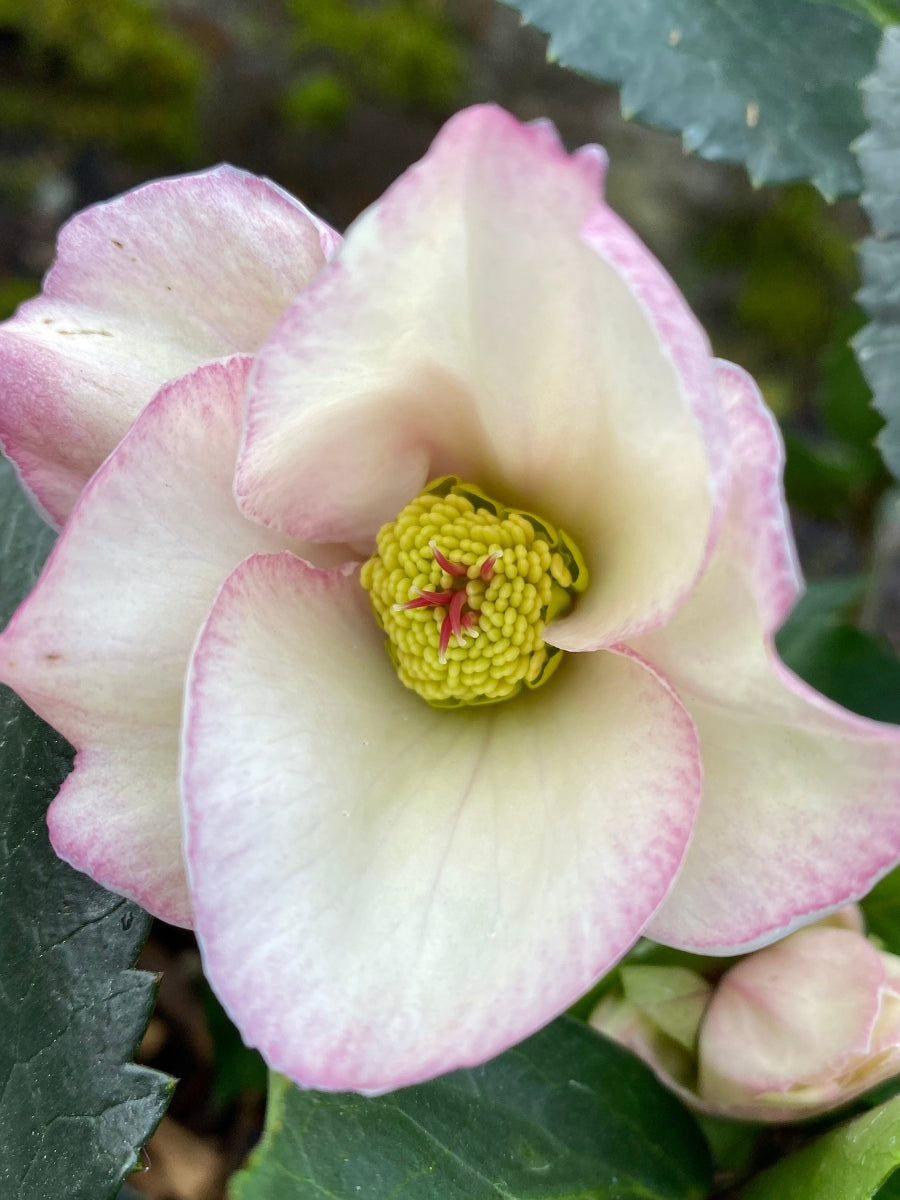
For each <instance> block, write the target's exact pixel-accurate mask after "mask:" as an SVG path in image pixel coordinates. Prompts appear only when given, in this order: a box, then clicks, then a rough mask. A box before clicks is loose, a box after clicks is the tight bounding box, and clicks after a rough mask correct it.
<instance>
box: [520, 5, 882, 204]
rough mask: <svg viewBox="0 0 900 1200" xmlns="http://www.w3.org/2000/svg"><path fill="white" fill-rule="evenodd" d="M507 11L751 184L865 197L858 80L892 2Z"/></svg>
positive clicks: (632, 109)
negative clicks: (742, 169)
mask: <svg viewBox="0 0 900 1200" xmlns="http://www.w3.org/2000/svg"><path fill="white" fill-rule="evenodd" d="M505 2H506V3H509V4H512V5H513V6H514V7H515V8H518V9H519V11H520V12H521V13H522V15H523V17H524V18H525V20H526V21H528V22H530V23H531V24H533V25H536V26H537V27H538V28H539V29H542V30H544V31H545V32H547V33H549V34H550V55H551V57H553V58H554V59H558V60H559V62H560V63H562V65H563V66H567V67H572V68H574V69H575V70H577V71H581V72H583V73H585V74H587V75H592V76H594V77H595V78H597V79H600V80H603V81H604V82H609V83H618V84H621V85H622V111H623V112H624V113H625V115H626V116H629V117H638V118H640V119H641V120H643V121H646V122H647V123H648V124H650V125H655V126H657V127H658V128H660V129H664V130H667V131H671V132H680V133H681V134H682V137H683V140H684V144H685V146H686V147H687V149H689V150H694V151H696V152H697V153H698V154H701V155H702V156H703V157H704V158H710V159H714V160H716V161H725V162H740V163H744V164H745V165H746V166H747V169H748V170H749V172H750V176H751V178H752V179H753V182H754V183H756V184H771V183H784V182H786V181H787V180H790V179H811V180H812V181H813V183H815V184H816V186H817V187H818V188H819V189H820V191H822V192H823V193H824V195H825V196H827V197H829V198H832V197H834V196H840V195H850V194H856V193H857V192H858V191H859V171H858V168H857V165H856V162H855V160H854V158H853V155H852V153H851V151H850V144H851V142H852V141H853V140H854V139H855V138H856V137H858V136H859V134H861V133H862V132H863V129H864V118H863V112H862V104H861V102H860V96H859V90H858V83H859V80H860V79H862V77H863V76H864V75H866V74H868V72H869V71H870V70H871V68H872V64H873V62H874V61H875V53H876V50H877V47H878V41H879V27H880V26H881V24H882V23H884V22H885V21H887V20H889V19H891V15H892V14H893V18H892V19H894V20H900V8H898V7H897V6H896V5H894V4H893V3H892V2H891V0H884V2H882V3H864V2H863V0H859V2H858V3H854V4H852V6H851V5H849V4H848V5H841V6H837V7H835V6H833V5H828V4H820V3H815V2H811V0H629V2H628V3H623V2H622V0H505ZM851 7H852V8H853V9H854V10H855V11H848V10H849V9H850V8H851ZM862 13H864V14H865V15H861V14H862Z"/></svg>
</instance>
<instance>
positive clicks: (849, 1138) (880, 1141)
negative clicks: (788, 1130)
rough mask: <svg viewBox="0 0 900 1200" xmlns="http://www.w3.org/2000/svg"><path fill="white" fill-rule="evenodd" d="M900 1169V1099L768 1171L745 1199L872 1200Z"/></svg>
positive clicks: (742, 1196) (748, 1188) (744, 1194)
mask: <svg viewBox="0 0 900 1200" xmlns="http://www.w3.org/2000/svg"><path fill="white" fill-rule="evenodd" d="M898 1164H900V1097H898V1098H897V1099H895V1100H891V1101H889V1102H888V1103H887V1104H883V1105H882V1106H881V1107H880V1108H874V1109H872V1111H871V1112H868V1113H866V1114H865V1115H864V1116H861V1117H857V1118H856V1120H854V1121H849V1122H848V1123H847V1124H846V1125H840V1126H838V1128H837V1129H833V1130H832V1131H831V1132H830V1133H826V1134H825V1136H824V1137H820V1138H817V1140H816V1141H814V1142H811V1143H810V1144H809V1145H808V1146H804V1147H803V1149H802V1150H798V1151H797V1153H796V1154H791V1155H790V1156H789V1157H787V1158H784V1159H782V1160H781V1162H779V1163H776V1165H775V1166H774V1167H770V1168H769V1170H767V1171H763V1172H762V1174H761V1175H757V1176H756V1178H755V1179H753V1180H751V1181H750V1183H749V1184H748V1185H747V1186H746V1187H745V1188H744V1189H743V1190H742V1191H741V1192H740V1200H871V1198H872V1197H873V1196H875V1195H876V1194H877V1192H878V1189H879V1188H880V1187H881V1186H882V1184H884V1183H885V1182H886V1181H887V1180H888V1179H889V1178H890V1177H891V1175H892V1174H893V1172H894V1170H895V1168H896V1167H897V1166H898Z"/></svg>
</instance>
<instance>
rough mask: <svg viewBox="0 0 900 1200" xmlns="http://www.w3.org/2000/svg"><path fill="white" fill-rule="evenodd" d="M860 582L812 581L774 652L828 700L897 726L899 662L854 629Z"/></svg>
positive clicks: (899, 713)
mask: <svg viewBox="0 0 900 1200" xmlns="http://www.w3.org/2000/svg"><path fill="white" fill-rule="evenodd" d="M862 593H863V580H861V579H858V578H854V579H829V580H827V581H823V582H820V583H811V584H810V585H809V587H808V588H807V590H806V591H805V592H804V594H803V596H801V598H800V600H799V601H798V603H797V605H796V607H795V608H794V611H793V612H792V613H791V615H790V616H789V617H788V619H787V621H786V622H785V623H784V625H783V626H782V628H781V629H780V630H779V631H778V635H777V637H776V639H775V644H776V646H777V648H778V653H779V654H780V655H781V657H782V659H783V660H784V662H786V663H787V665H788V666H789V667H790V668H791V670H792V671H796V673H797V674H798V675H799V676H800V677H801V678H802V679H805V680H806V682H807V683H808V684H810V685H811V686H812V687H814V688H815V689H816V690H817V691H819V692H822V693H823V695H826V696H828V697H829V699H831V700H834V701H836V702H837V703H838V704H843V705H844V707H845V708H849V709H852V711H853V712H857V713H860V714H861V715H862V716H864V717H871V718H872V719H873V720H876V721H893V722H895V723H900V660H898V658H897V655H896V654H895V653H894V651H893V650H892V648H891V646H890V645H889V644H888V642H886V641H884V640H883V639H882V638H878V637H875V636H874V635H872V634H870V633H864V632H863V631H862V630H861V629H856V628H855V627H854V626H853V625H852V624H851V622H850V613H851V611H852V610H853V609H854V608H855V607H856V606H857V603H858V601H859V600H860V599H861V597H862Z"/></svg>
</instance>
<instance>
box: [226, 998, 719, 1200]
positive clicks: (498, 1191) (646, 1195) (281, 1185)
mask: <svg viewBox="0 0 900 1200" xmlns="http://www.w3.org/2000/svg"><path fill="white" fill-rule="evenodd" d="M710 1183H711V1180H710V1164H709V1155H708V1150H707V1147H706V1144H705V1142H704V1140H703V1138H702V1136H701V1134H700V1132H699V1129H698V1127H697V1125H696V1122H695V1121H694V1119H693V1117H692V1116H691V1115H690V1114H689V1113H688V1111H687V1110H686V1109H685V1108H683V1107H682V1105H681V1104H680V1103H679V1102H678V1101H677V1100H676V1099H675V1098H674V1096H672V1095H670V1093H669V1092H667V1091H666V1090H665V1089H664V1088H663V1087H662V1086H661V1084H659V1083H657V1081H656V1079H655V1078H654V1077H653V1075H652V1074H651V1072H650V1071H649V1070H648V1069H647V1068H646V1067H645V1066H644V1065H643V1064H642V1063H640V1062H639V1061H638V1060H637V1059H636V1058H634V1057H633V1056H632V1055H631V1054H629V1053H628V1052H627V1051H625V1050H622V1049H621V1048H620V1047H618V1046H616V1045H615V1044H614V1043H612V1042H609V1041H607V1040H606V1039H605V1038H602V1037H601V1036H600V1035H599V1034H597V1033H595V1032H594V1031H593V1030H592V1029H590V1028H588V1027H587V1026H586V1025H583V1024H581V1022H579V1021H575V1020H573V1019H572V1018H569V1017H563V1018H561V1019H560V1020H558V1021H556V1022H554V1023H553V1024H552V1025H549V1026H548V1027H547V1028H546V1029H544V1030H542V1031H541V1032H540V1033H538V1034H535V1035H534V1037H531V1038H529V1039H528V1041H526V1042H523V1043H522V1044H521V1045H520V1046H517V1047H515V1048H514V1049H512V1050H508V1051H507V1052H506V1053H505V1054H502V1055H501V1056H500V1057H499V1058H495V1059H494V1060H493V1061H492V1062H489V1063H486V1064H485V1065H484V1066H483V1067H478V1068H476V1069H474V1070H468V1071H456V1072H454V1073H453V1074H452V1075H445V1076H444V1077H443V1078H441V1079H436V1080H434V1081H433V1082H432V1083H427V1084H423V1085H421V1086H419V1087H413V1088H404V1089H402V1090H401V1091H398V1092H393V1093H390V1094H389V1095H386V1096H381V1097H379V1098H377V1099H365V1098H363V1097H360V1096H352V1095H342V1094H325V1093H321V1092H305V1091H301V1090H300V1089H298V1088H295V1087H292V1086H291V1085H290V1084H289V1083H288V1082H287V1081H286V1080H284V1079H282V1078H281V1077H280V1076H273V1077H272V1084H271V1088H270V1093H269V1111H268V1114H267V1120H266V1132H265V1135H264V1137H263V1141H262V1142H261V1144H260V1146H259V1148H258V1149H257V1150H256V1152H255V1153H254V1154H253V1155H252V1157H251V1159H250V1163H249V1166H248V1167H247V1168H246V1169H245V1170H244V1171H242V1172H241V1173H240V1174H239V1175H237V1176H235V1178H234V1180H233V1182H232V1190H231V1192H230V1196H231V1198H232V1200H307V1198H310V1200H312V1198H314V1197H315V1198H324V1197H328V1200H360V1198H361V1197H365V1200H388V1197H390V1200H500V1198H502V1200H541V1198H547V1200H549V1198H551V1197H552V1198H553V1200H625V1198H626V1197H635V1198H637V1197H641V1198H642V1200H662V1198H663V1197H665V1198H666V1200H675V1198H682V1197H683V1198H684V1200H688V1197H692V1198H696V1200H701V1198H702V1197H706V1196H707V1195H708V1193H709V1188H710Z"/></svg>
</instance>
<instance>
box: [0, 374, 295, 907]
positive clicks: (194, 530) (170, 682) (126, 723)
mask: <svg viewBox="0 0 900 1200" xmlns="http://www.w3.org/2000/svg"><path fill="white" fill-rule="evenodd" d="M248 367H249V359H246V358H234V359H231V360H229V361H227V362H223V363H213V364H210V365H208V366H205V367H200V368H198V369H197V370H196V371H194V372H193V373H192V374H190V375H187V376H185V377H184V378H183V379H180V380H178V381H176V382H175V383H172V384H170V385H169V386H168V387H166V388H164V389H163V390H162V391H161V392H160V393H159V395H158V396H156V397H155V398H154V400H152V401H151V403H150V404H149V405H148V406H147V408H146V409H145V410H144V412H143V414H142V415H141V417H140V418H139V419H138V421H137V422H136V423H135V424H134V426H133V427H132V429H131V430H130V431H129V432H128V434H127V435H126V437H125V438H124V440H123V441H122V443H121V444H120V445H119V447H118V449H117V450H116V451H115V453H114V454H113V455H112V456H111V457H110V458H109V459H108V460H107V462H106V463H105V464H104V465H103V467H102V468H101V469H100V471H99V472H98V473H97V474H96V475H95V476H94V478H93V480H92V481H91V482H90V484H89V485H88V487H87V488H86V490H85V491H84V493H83V495H82V497H81V499H80V501H79V503H78V504H77V506H76V508H75V509H74V511H73V513H72V516H71V519H70V520H69V522H68V524H67V526H66V528H65V530H64V532H63V533H62V534H61V536H60V538H59V541H58V542H57V544H56V547H55V548H54V550H53V553H52V554H51V556H50V558H49V560H48V562H47V564H46V566H45V568H44V571H43V574H42V575H41V578H40V580H39V581H38V583H37V585H36V587H35V589H34V591H33V592H32V593H31V595H30V596H29V597H28V599H27V600H26V601H25V603H24V604H23V605H22V606H21V607H20V608H19V609H18V611H17V612H16V614H15V615H14V616H13V618H12V620H11V621H10V623H9V625H8V627H7V629H6V631H5V632H4V634H3V635H2V637H0V678H2V679H3V681H4V682H6V683H8V684H10V686H12V687H13V688H15V690H16V691H17V692H18V693H19V694H20V695H21V696H22V697H23V699H24V700H25V701H26V702H27V703H28V704H30V705H31V707H32V708H33V709H34V710H35V711H36V712H37V713H38V714H39V715H40V716H42V717H43V718H44V719H45V720H47V721H49V722H50V724H51V725H53V726H54V728H56V729H58V730H59V731H60V733H62V734H63V735H64V736H65V737H67V738H68V739H69V741H71V742H73V743H74V745H75V746H76V748H77V749H78V752H79V753H78V757H77V759H76V765H75V770H74V773H73V774H72V775H71V776H70V777H69V780H68V781H67V782H66V784H65V786H64V787H63V789H62V791H61V792H60V794H59V796H58V797H57V799H56V800H55V801H54V803H53V805H52V806H51V809H50V818H49V820H50V827H51V831H52V838H53V844H54V847H55V849H56V850H57V853H59V854H60V855H61V856H62V857H63V858H65V859H67V860H68V861H69V862H71V863H72V864H73V865H74V866H76V867H78V868H79V869H81V870H84V871H87V872H88V873H89V874H91V875H93V876H94V877H95V878H97V879H99V880H100V881H101V882H102V883H104V884H105V885H106V886H107V887H110V888H112V889H113V890H115V891H119V892H123V893H125V894H126V895H129V896H133V897H134V898H136V899H138V900H139V901H140V903H141V904H143V905H144V906H145V907H146V908H148V909H149V910H150V911H151V912H153V913H155V914H157V915H159V916H163V917H164V918H165V919H166V920H170V921H174V922H175V923H177V924H185V925H186V924H189V923H190V907H189V903H188V899H187V892H186V888H185V881H184V873H183V867H182V865H181V861H180V835H179V824H180V822H179V818H178V813H179V802H178V759H177V755H178V732H179V727H180V720H181V702H182V691H183V685H184V675H185V670H186V667H187V662H188V657H189V654H190V650H191V647H192V645H193V642H194V639H195V637H196V634H197V630H198V628H199V627H200V624H201V622H202V621H203V618H204V616H205V615H206V611H207V609H208V608H209V605H210V602H211V601H212V599H213V597H214V596H215V593H216V590H217V588H218V587H219V585H220V583H221V582H222V580H223V579H224V578H225V576H226V575H227V573H228V572H229V571H230V570H231V568H232V567H233V566H234V565H235V564H236V563H237V562H239V561H240V560H241V559H242V558H244V557H245V556H246V555H247V554H249V553H251V552H252V551H254V550H258V549H276V548H281V547H283V546H284V545H285V544H286V543H285V539H284V538H282V537H280V536H278V535H275V534H272V533H271V532H270V531H268V530H265V529H263V528H261V527H260V526H255V525H252V524H251V523H250V522H248V521H246V520H245V519H244V518H243V517H242V516H241V514H240V513H239V512H238V510H237V508H236V507H235V504H234V500H233V497H232V494H231V477H232V472H233V468H234V461H235V456H236V453H237V447H238V440H239V431H240V419H241V410H242V401H243V388H244V382H245V379H246V374H247V370H248Z"/></svg>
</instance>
